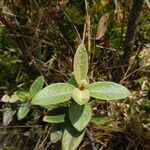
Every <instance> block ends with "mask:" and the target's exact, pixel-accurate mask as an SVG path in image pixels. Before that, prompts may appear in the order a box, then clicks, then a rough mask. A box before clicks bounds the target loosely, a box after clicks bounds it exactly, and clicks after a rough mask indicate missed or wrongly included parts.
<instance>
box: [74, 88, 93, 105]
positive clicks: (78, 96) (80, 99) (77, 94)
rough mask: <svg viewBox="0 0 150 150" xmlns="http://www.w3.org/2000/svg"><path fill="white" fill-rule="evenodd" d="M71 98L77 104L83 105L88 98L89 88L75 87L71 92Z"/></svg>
mask: <svg viewBox="0 0 150 150" xmlns="http://www.w3.org/2000/svg"><path fill="white" fill-rule="evenodd" d="M72 98H73V99H74V100H75V101H76V102H77V103H78V104H79V105H83V104H85V103H86V102H87V101H88V100H89V99H90V92H89V90H87V89H85V90H83V91H82V90H80V89H78V88H75V89H74V90H73V93H72Z"/></svg>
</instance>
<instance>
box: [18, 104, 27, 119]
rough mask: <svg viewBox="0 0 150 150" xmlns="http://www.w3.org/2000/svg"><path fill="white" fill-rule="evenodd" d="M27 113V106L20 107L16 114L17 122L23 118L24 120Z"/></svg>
mask: <svg viewBox="0 0 150 150" xmlns="http://www.w3.org/2000/svg"><path fill="white" fill-rule="evenodd" d="M29 111H30V108H29V106H27V105H22V106H21V107H20V108H19V110H18V112H17V117H18V120H22V119H23V118H25V117H26V115H27V114H28V112H29Z"/></svg>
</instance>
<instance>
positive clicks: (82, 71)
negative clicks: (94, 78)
mask: <svg viewBox="0 0 150 150" xmlns="http://www.w3.org/2000/svg"><path fill="white" fill-rule="evenodd" d="M87 72H88V55H87V51H86V48H85V46H84V45H83V44H81V45H79V47H78V49H77V51H76V54H75V57H74V75H75V79H76V81H77V83H78V84H79V83H80V81H81V80H86V79H87Z"/></svg>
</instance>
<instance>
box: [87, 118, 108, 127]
mask: <svg viewBox="0 0 150 150" xmlns="http://www.w3.org/2000/svg"><path fill="white" fill-rule="evenodd" d="M90 122H92V123H95V124H100V125H105V124H107V123H109V122H110V118H108V117H92V118H91V120H90Z"/></svg>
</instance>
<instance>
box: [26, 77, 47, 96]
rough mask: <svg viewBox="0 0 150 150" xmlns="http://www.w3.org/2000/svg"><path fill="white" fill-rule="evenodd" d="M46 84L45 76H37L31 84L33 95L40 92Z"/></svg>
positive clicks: (30, 90)
mask: <svg viewBox="0 0 150 150" xmlns="http://www.w3.org/2000/svg"><path fill="white" fill-rule="evenodd" d="M43 85H44V77H43V76H40V77H37V78H36V80H35V81H34V82H33V83H32V84H31V86H30V89H29V92H30V94H31V96H32V97H33V96H34V95H35V94H36V93H38V92H39V91H40V90H41V89H42V87H43Z"/></svg>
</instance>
